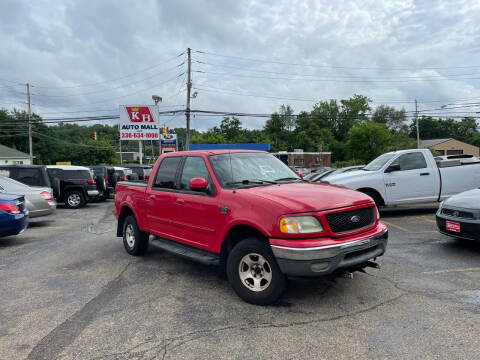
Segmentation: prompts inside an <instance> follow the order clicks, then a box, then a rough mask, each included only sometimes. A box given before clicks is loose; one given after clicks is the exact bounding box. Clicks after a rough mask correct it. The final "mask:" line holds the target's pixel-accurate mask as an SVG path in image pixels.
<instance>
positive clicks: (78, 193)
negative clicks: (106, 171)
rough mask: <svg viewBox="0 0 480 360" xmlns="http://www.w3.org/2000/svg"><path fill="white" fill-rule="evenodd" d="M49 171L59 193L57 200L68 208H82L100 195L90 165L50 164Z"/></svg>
mask: <svg viewBox="0 0 480 360" xmlns="http://www.w3.org/2000/svg"><path fill="white" fill-rule="evenodd" d="M47 171H48V176H49V177H50V181H51V182H52V184H53V186H54V191H55V189H56V192H57V194H58V195H57V201H59V202H64V203H65V206H66V207H68V208H71V209H78V208H81V207H83V206H85V205H86V204H87V203H88V202H89V201H91V200H94V199H95V198H96V197H97V196H98V190H97V185H96V183H95V180H94V179H93V171H92V170H90V169H89V168H88V167H84V166H71V165H68V166H63V165H48V166H47Z"/></svg>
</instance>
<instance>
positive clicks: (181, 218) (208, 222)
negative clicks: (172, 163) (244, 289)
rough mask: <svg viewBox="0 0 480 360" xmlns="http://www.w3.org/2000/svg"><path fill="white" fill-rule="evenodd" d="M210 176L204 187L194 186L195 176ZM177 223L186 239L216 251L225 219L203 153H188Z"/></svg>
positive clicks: (182, 174) (177, 202)
mask: <svg viewBox="0 0 480 360" xmlns="http://www.w3.org/2000/svg"><path fill="white" fill-rule="evenodd" d="M199 177H200V178H204V179H205V180H207V184H208V186H207V188H206V189H205V190H204V191H194V190H192V189H190V187H189V183H190V180H191V179H193V178H199ZM175 205H176V208H175V214H176V217H175V219H174V221H173V222H174V224H175V226H176V233H177V235H178V236H180V237H181V238H182V242H184V243H187V244H191V245H194V246H199V247H201V248H203V249H205V250H209V251H214V249H215V243H216V241H215V239H216V235H217V229H218V228H219V226H220V225H219V221H220V220H221V216H222V215H221V212H220V209H219V208H218V199H217V196H216V189H215V185H214V183H213V181H212V178H211V176H210V173H209V171H208V169H207V166H206V164H205V160H204V159H203V157H201V156H187V157H186V158H185V162H184V164H183V167H182V171H181V174H180V188H179V190H178V192H177V200H176V202H175Z"/></svg>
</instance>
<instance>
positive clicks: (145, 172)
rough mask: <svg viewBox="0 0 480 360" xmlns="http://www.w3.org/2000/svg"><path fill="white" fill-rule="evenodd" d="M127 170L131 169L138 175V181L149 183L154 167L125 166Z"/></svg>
mask: <svg viewBox="0 0 480 360" xmlns="http://www.w3.org/2000/svg"><path fill="white" fill-rule="evenodd" d="M125 167H126V168H128V169H131V170H132V172H133V173H134V174H137V175H138V180H142V181H148V178H149V177H150V172H151V171H152V165H140V164H135V165H125Z"/></svg>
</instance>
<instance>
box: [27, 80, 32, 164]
mask: <svg viewBox="0 0 480 360" xmlns="http://www.w3.org/2000/svg"><path fill="white" fill-rule="evenodd" d="M27 102H28V148H29V154H30V162H31V164H33V146H32V106H31V103H30V84H29V83H27Z"/></svg>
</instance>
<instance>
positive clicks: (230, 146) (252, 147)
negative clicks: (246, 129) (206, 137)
mask: <svg viewBox="0 0 480 360" xmlns="http://www.w3.org/2000/svg"><path fill="white" fill-rule="evenodd" d="M225 149H227V150H259V151H269V150H270V144H266V143H265V144H263V143H258V144H257V143H245V144H190V150H225Z"/></svg>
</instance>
